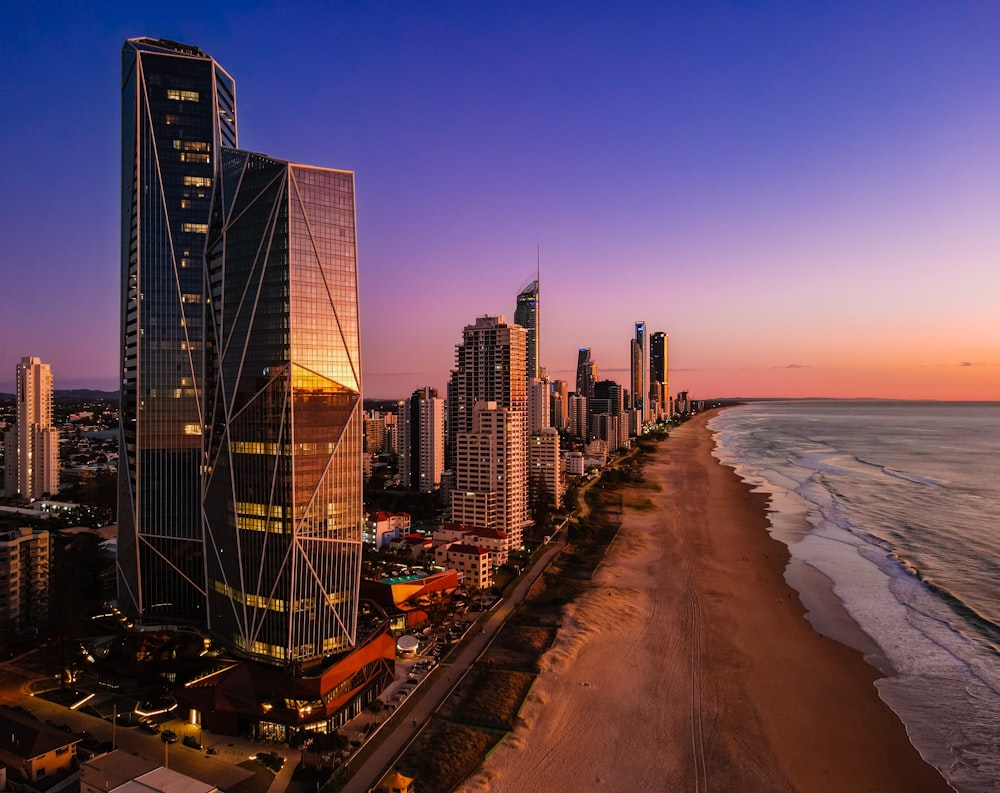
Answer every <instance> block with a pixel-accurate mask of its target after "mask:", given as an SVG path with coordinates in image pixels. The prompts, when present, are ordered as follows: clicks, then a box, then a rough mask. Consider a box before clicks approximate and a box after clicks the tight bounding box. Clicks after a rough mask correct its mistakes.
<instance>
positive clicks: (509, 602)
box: [342, 531, 566, 793]
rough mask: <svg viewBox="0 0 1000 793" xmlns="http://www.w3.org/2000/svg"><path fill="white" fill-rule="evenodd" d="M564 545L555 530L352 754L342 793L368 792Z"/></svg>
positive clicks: (442, 700)
mask: <svg viewBox="0 0 1000 793" xmlns="http://www.w3.org/2000/svg"><path fill="white" fill-rule="evenodd" d="M565 547H566V532H565V531H559V532H558V533H557V534H556V536H555V537H554V538H553V540H552V541H551V542H550V543H549V544H548V545H547V546H545V550H544V551H543V552H542V554H541V555H540V556H539V557H538V558H537V559H536V560H535V563H534V564H533V565H532V566H531V567H530V568H529V569H528V571H527V572H526V573H525V574H524V575H522V576H521V578H520V580H519V581H518V583H517V584H516V586H515V587H514V591H513V592H511V594H510V596H508V597H506V598H504V600H503V601H501V603H500V604H499V605H498V606H497V607H496V608H494V609H493V610H492V611H489V612H486V613H485V614H483V616H482V617H480V618H479V619H478V620H477V621H476V622H475V623H474V624H473V626H472V627H471V628H470V629H469V632H468V634H466V638H465V639H464V640H463V641H462V643H461V644H460V645H459V647H458V648H457V650H456V651H454V655H453V656H452V657H451V658H449V659H448V660H447V661H445V662H443V663H441V664H438V665H437V666H436V667H435V668H434V670H433V671H432V672H431V673H430V674H429V675H428V677H427V678H426V679H425V681H424V682H423V683H422V684H421V685H420V686H419V687H418V688H417V689H416V690H415V691H414V692H413V693H412V694H411V695H410V696H409V697H408V698H407V699H406V700H405V701H404V703H403V704H402V705H401V706H400V707H399V708H397V709H396V710H395V711H394V712H393V714H392V716H390V717H389V718H388V719H387V720H386V721H385V723H384V725H383V726H382V728H380V729H379V731H378V732H377V733H376V734H375V735H374V736H372V738H371V739H369V741H368V744H367V745H366V746H365V747H364V749H362V751H361V752H360V753H359V754H358V755H356V756H355V758H354V759H353V760H351V763H352V766H353V767H352V769H351V770H352V773H351V777H350V779H348V781H347V783H346V784H345V785H344V787H343V788H342V793H368V791H369V790H371V789H372V788H374V787H375V786H376V785H377V784H378V783H379V782H380V781H381V779H382V777H383V776H384V775H385V774H386V773H387V772H388V771H389V770H390V769H391V768H392V765H393V764H394V763H395V762H396V761H397V760H398V759H399V757H400V756H401V755H402V754H403V752H404V751H405V750H406V747H407V746H409V745H410V743H411V742H412V741H413V739H414V738H415V737H416V736H417V734H418V733H419V732H420V730H421V729H422V728H423V725H424V724H425V723H426V722H427V720H428V719H430V717H431V716H433V715H434V713H435V712H436V711H437V709H438V708H440V707H441V704H442V703H443V702H444V701H445V699H447V698H448V696H449V694H451V692H452V691H454V689H455V687H456V686H457V685H458V684H459V683H460V682H461V680H462V678H463V677H464V676H465V674H466V672H468V671H469V668H470V667H471V666H472V665H473V664H474V663H475V662H476V660H477V659H478V658H479V657H480V656H481V655H482V654H483V652H485V650H486V649H487V648H488V647H489V645H490V643H491V642H492V641H493V638H494V637H495V636H496V635H497V633H498V632H499V631H500V628H501V627H503V624H504V623H505V622H506V621H507V618H508V617H510V615H511V614H512V613H513V611H514V609H515V608H516V607H517V605H518V604H519V603H520V602H521V601H522V600H524V598H525V597H526V596H527V594H528V590H529V589H531V586H532V584H534V583H535V581H537V580H538V578H539V576H541V574H542V572H543V571H544V570H545V568H546V567H548V565H549V563H550V562H551V561H552V560H553V559H554V558H555V557H556V555H557V554H558V553H559V552H560V551H562V549H563V548H565Z"/></svg>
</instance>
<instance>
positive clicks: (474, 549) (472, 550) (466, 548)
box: [448, 542, 490, 556]
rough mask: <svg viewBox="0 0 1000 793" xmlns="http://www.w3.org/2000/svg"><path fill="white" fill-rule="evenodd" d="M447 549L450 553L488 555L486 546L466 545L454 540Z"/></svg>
mask: <svg viewBox="0 0 1000 793" xmlns="http://www.w3.org/2000/svg"><path fill="white" fill-rule="evenodd" d="M448 551H449V552H450V553H462V554H465V555H466V556H484V555H487V556H488V555H489V553H490V552H489V551H488V550H487V549H486V548H481V547H480V546H478V545H466V544H464V543H459V542H456V543H455V544H454V545H452V546H451V547H450V548H449V549H448Z"/></svg>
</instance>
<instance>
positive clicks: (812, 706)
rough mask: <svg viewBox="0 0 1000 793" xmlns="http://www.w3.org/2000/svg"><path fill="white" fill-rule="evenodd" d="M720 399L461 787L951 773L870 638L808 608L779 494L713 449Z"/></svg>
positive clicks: (938, 782)
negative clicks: (831, 625) (888, 681)
mask: <svg viewBox="0 0 1000 793" xmlns="http://www.w3.org/2000/svg"><path fill="white" fill-rule="evenodd" d="M715 413H716V411H710V412H709V413H706V414H702V415H700V416H698V417H696V418H694V419H692V420H691V421H689V422H688V423H686V424H685V425H682V426H681V427H680V428H678V429H677V430H675V431H674V432H673V433H672V435H671V437H670V439H669V440H667V441H665V442H664V443H662V444H660V445H659V446H658V447H657V449H656V451H655V452H654V453H652V454H651V455H650V456H649V457H648V458H647V460H646V462H645V464H644V469H643V470H644V475H645V482H644V483H643V484H641V485H637V486H630V487H625V488H624V489H623V491H622V492H623V499H624V503H625V507H626V509H625V523H624V525H623V527H622V529H621V532H620V534H619V537H618V538H617V539H616V540H615V542H614V543H613V544H612V546H611V547H610V548H609V549H608V553H607V555H606V557H605V560H604V562H603V563H602V565H601V567H600V569H599V570H598V571H597V573H596V574H595V576H594V580H593V584H592V585H591V586H590V589H589V591H588V592H587V593H586V594H584V595H583V596H581V597H580V598H579V599H578V600H577V601H576V602H574V603H572V604H571V605H570V606H568V607H567V609H566V619H565V623H564V627H563V629H562V630H561V631H560V634H559V637H558V638H557V640H556V642H555V644H554V645H553V647H552V649H551V650H550V651H549V652H548V654H547V655H546V656H545V658H544V659H543V663H542V671H541V674H540V675H539V678H538V681H537V683H536V686H535V689H534V691H533V692H532V694H531V696H529V698H528V700H527V702H526V703H525V706H524V708H523V710H522V718H521V722H520V724H519V725H518V726H517V727H516V728H515V730H514V731H513V732H512V733H511V736H510V737H509V739H508V740H507V741H506V743H505V744H504V745H502V746H501V747H500V748H499V749H497V750H496V751H495V752H494V753H493V754H492V755H491V757H490V758H489V759H488V760H487V761H486V762H485V763H484V765H483V767H482V768H481V770H480V772H479V773H477V775H476V776H474V777H473V778H472V779H471V780H469V781H468V782H467V783H466V784H465V785H464V786H462V787H461V788H460V789H461V790H464V791H477V792H478V791H484V790H487V789H488V790H490V791H497V792H498V793H503V791H509V792H510V793H514V791H523V790H528V789H546V788H548V787H552V788H560V789H562V788H567V789H572V788H574V787H575V788H578V789H589V788H592V787H594V786H596V785H602V786H612V788H613V789H622V790H626V789H633V788H634V789H663V787H664V784H665V783H666V786H667V788H668V789H671V788H682V787H684V788H692V787H693V788H694V789H705V788H707V787H711V788H716V789H733V790H748V791H758V790H759V791H765V790H766V791H794V790H802V791H810V793H812V792H813V791H831V793H833V791H843V790H880V791H892V790H899V791H904V790H905V791H928V792H929V793H931V792H933V791H942V793H945V792H946V791H950V790H951V788H950V786H948V784H947V783H946V782H945V781H944V779H943V778H942V777H941V776H940V774H939V773H938V772H937V771H936V770H935V769H933V768H932V767H931V766H929V765H928V764H926V763H925V762H924V761H923V760H922V758H921V757H920V755H919V754H918V753H917V751H916V749H914V747H913V746H912V745H911V744H910V742H909V738H908V736H907V733H906V729H905V727H904V725H903V723H902V722H901V721H900V720H899V719H898V717H897V716H896V715H895V713H893V712H892V711H891V710H890V708H889V707H888V705H886V704H885V703H884V702H882V700H881V699H879V696H878V691H877V689H876V686H875V681H876V680H877V679H879V678H880V677H881V675H880V673H879V672H878V670H877V669H876V668H875V667H873V666H872V665H870V664H869V663H868V662H867V661H866V660H865V658H864V657H863V649H862V648H860V647H858V648H852V647H849V646H846V645H844V644H840V643H839V642H837V641H833V640H831V639H829V638H827V637H824V636H823V635H822V634H820V633H818V632H817V631H816V630H815V629H814V628H813V626H812V625H811V624H810V622H809V621H807V619H806V609H805V607H804V606H803V605H802V602H801V600H800V597H799V595H798V593H797V592H796V591H795V590H794V589H793V588H792V587H791V586H789V584H788V583H787V581H786V580H785V571H786V568H787V567H788V563H789V559H790V556H789V552H788V548H787V546H785V545H784V544H783V543H781V542H780V541H779V540H777V539H774V538H773V537H772V536H771V535H770V533H769V531H768V528H769V520H768V515H767V503H768V499H767V496H766V495H765V494H763V493H760V492H753V490H752V488H751V486H750V485H749V484H747V483H746V482H744V481H743V480H742V479H740V478H739V476H738V475H737V474H736V472H735V471H734V469H733V468H732V467H731V466H728V465H726V464H724V463H722V462H721V461H719V460H718V459H717V458H715V456H714V455H713V454H712V450H713V449H714V447H715V443H714V435H713V433H712V432H711V431H710V430H709V428H708V427H707V426H706V424H707V421H708V420H709V419H710V418H711V417H712V416H713V415H715ZM650 502H652V505H653V508H652V509H651V508H649V507H648V504H649V503H650ZM817 597H820V598H822V597H823V595H822V593H819V594H818V595H817ZM807 599H808V598H807ZM845 627H849V626H845ZM855 627H856V626H855ZM857 630H858V631H860V629H857Z"/></svg>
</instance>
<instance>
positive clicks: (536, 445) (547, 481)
mask: <svg viewBox="0 0 1000 793" xmlns="http://www.w3.org/2000/svg"><path fill="white" fill-rule="evenodd" d="M528 468H529V477H530V478H531V479H533V480H535V481H536V482H540V483H542V484H543V485H544V486H545V489H546V490H547V491H548V493H549V495H550V496H551V497H552V506H553V507H554V508H555V509H559V507H560V506H561V505H562V494H563V490H564V485H563V481H564V477H563V466H562V455H561V452H560V449H559V431H558V430H557V429H555V427H544V428H543V429H540V430H538V431H537V432H534V433H532V434H531V437H530V438H528Z"/></svg>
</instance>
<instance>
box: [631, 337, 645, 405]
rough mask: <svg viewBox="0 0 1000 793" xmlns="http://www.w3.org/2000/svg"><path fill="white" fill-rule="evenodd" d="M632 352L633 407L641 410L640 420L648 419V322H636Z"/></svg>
mask: <svg viewBox="0 0 1000 793" xmlns="http://www.w3.org/2000/svg"><path fill="white" fill-rule="evenodd" d="M629 351H630V353H631V366H630V369H631V376H632V377H631V380H632V382H631V386H632V409H633V410H637V411H639V418H640V421H645V420H646V401H647V395H646V391H647V388H646V323H645V322H636V323H635V338H634V339H632V342H631V344H630V345H629Z"/></svg>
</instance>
